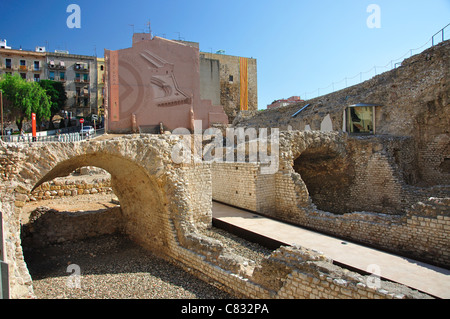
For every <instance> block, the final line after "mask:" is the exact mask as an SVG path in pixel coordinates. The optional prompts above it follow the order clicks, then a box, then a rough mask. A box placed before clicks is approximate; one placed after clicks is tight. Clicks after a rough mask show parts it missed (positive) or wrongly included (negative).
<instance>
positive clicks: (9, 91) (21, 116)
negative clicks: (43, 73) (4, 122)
mask: <svg viewBox="0 0 450 319" xmlns="http://www.w3.org/2000/svg"><path fill="white" fill-rule="evenodd" d="M0 89H1V90H2V91H3V94H4V96H5V98H6V100H8V101H9V104H10V107H9V108H8V109H7V110H6V111H7V112H8V111H9V112H10V113H11V115H12V116H13V117H14V118H15V119H16V124H17V127H18V128H19V130H21V129H22V126H23V121H25V120H26V119H30V118H31V113H36V119H37V121H38V122H40V121H42V120H43V119H47V118H49V117H50V115H51V112H50V108H51V103H50V97H49V96H48V95H47V93H46V92H45V90H44V89H43V88H42V87H41V86H40V85H39V84H38V83H36V82H27V81H26V80H24V79H22V78H21V77H20V75H18V74H15V75H9V74H5V75H4V76H3V77H2V78H1V80H0Z"/></svg>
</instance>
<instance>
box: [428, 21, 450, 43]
mask: <svg viewBox="0 0 450 319" xmlns="http://www.w3.org/2000/svg"><path fill="white" fill-rule="evenodd" d="M448 26H450V23H449V24H447V25H446V26H445V27H443V28H442V29H441V30H439V31H438V32H436V33H435V34H434V35H433V36H432V37H431V46H434V45H435V44H437V43H435V42H434V37H435V36H437V35H438V34H439V33H441V41H440V42H444V41H445V33H444V31H445V29H447V27H448ZM440 42H438V43H440Z"/></svg>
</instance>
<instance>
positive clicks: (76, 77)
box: [75, 73, 81, 82]
mask: <svg viewBox="0 0 450 319" xmlns="http://www.w3.org/2000/svg"><path fill="white" fill-rule="evenodd" d="M80 80H81V75H80V73H75V81H76V82H80Z"/></svg>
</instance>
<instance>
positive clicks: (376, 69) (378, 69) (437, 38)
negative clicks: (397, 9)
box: [303, 23, 450, 100]
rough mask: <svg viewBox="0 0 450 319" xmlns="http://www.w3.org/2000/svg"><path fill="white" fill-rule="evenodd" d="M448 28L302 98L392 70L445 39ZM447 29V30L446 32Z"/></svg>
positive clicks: (337, 89)
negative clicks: (382, 62) (399, 55)
mask: <svg viewBox="0 0 450 319" xmlns="http://www.w3.org/2000/svg"><path fill="white" fill-rule="evenodd" d="M448 28H450V23H449V24H447V25H446V26H445V27H443V28H442V29H441V30H439V31H438V32H436V33H435V34H434V35H433V36H432V37H431V38H430V39H429V40H428V41H427V42H426V43H425V44H423V45H422V46H420V47H419V48H415V49H410V50H409V51H408V52H405V54H404V55H402V56H401V57H399V58H397V59H394V60H391V61H389V62H388V63H387V64H386V65H375V66H373V67H372V68H371V69H370V70H367V71H364V72H359V73H357V74H355V75H354V76H351V77H345V78H344V79H342V80H340V81H336V82H332V83H330V84H329V85H328V86H327V87H323V88H318V89H316V90H314V91H310V92H305V93H304V94H303V99H304V100H308V99H312V98H315V97H319V96H321V95H325V94H329V93H332V92H335V91H339V90H342V89H345V88H348V87H350V86H353V85H357V84H359V83H362V82H364V81H367V80H369V79H371V78H372V77H374V76H376V75H378V74H381V73H383V72H386V71H389V70H392V69H395V68H397V67H398V66H400V65H401V64H402V62H403V60H404V59H406V58H408V57H411V56H413V55H414V54H418V53H420V52H422V51H423V50H424V49H427V48H430V47H433V46H435V45H437V44H439V43H441V42H444V41H447V40H448V39H449V34H450V31H449V30H447V29H448ZM446 31H447V32H446Z"/></svg>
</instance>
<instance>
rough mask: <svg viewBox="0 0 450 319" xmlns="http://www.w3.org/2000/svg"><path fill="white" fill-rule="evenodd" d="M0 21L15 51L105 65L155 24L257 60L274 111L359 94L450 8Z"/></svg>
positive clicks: (55, 9) (310, 8)
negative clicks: (288, 101) (107, 56)
mask: <svg viewBox="0 0 450 319" xmlns="http://www.w3.org/2000/svg"><path fill="white" fill-rule="evenodd" d="M70 4H77V5H79V6H80V8H81V28H79V29H76V28H73V29H70V28H68V27H67V24H66V20H67V18H68V17H69V15H70V14H71V13H67V12H66V9H67V6H68V5H70ZM370 4H376V5H377V6H378V7H379V8H380V15H379V17H380V22H381V28H369V27H368V25H367V19H368V18H369V16H370V15H371V14H372V13H373V12H367V8H368V6H369V5H370ZM0 12H2V19H1V20H0V38H1V39H7V41H8V45H10V46H12V47H13V48H19V47H22V48H23V49H34V48H35V46H46V47H47V48H48V49H49V50H51V51H54V50H55V49H61V50H68V51H70V53H74V54H83V55H95V54H96V55H97V56H99V57H102V56H103V52H104V49H105V48H106V49H111V50H116V49H122V48H127V47H130V46H131V37H132V32H133V28H134V31H135V32H144V31H145V32H148V26H147V22H148V21H150V22H151V30H152V33H153V35H157V36H163V37H166V38H168V39H178V38H181V39H183V40H186V41H194V42H199V43H200V50H201V51H206V52H216V51H218V50H225V53H226V54H230V55H238V56H246V57H253V58H256V59H257V61H258V104H259V108H260V109H265V108H266V105H267V104H270V103H271V102H272V101H274V100H276V99H280V98H287V97H290V96H293V95H300V96H301V97H302V98H304V99H308V98H314V97H316V96H317V95H318V94H320V95H322V94H325V93H329V92H331V91H332V90H333V88H334V89H335V90H337V89H341V88H344V87H345V78H347V85H351V84H356V83H358V82H359V81H360V80H361V79H362V80H366V79H368V78H370V77H371V76H373V75H375V74H379V73H381V72H383V71H387V70H388V69H390V66H391V61H393V63H395V62H401V59H398V58H401V57H402V58H405V57H409V56H410V55H411V51H410V50H411V49H417V48H419V47H422V46H423V45H424V44H426V43H427V42H428V40H430V38H431V36H432V35H433V34H434V33H436V32H437V31H439V30H440V29H441V28H443V27H444V26H446V25H447V24H448V23H450V0H428V1H423V0H422V1H417V0H408V1H405V0H390V1H387V0H367V1H366V0H340V1H331V0H316V1H300V0H291V1H288V0H277V1H274V0H257V1H255V0H231V1H227V0H221V1H218V0H184V1H181V0H168V1H161V0H158V1H157V0H145V1H144V0H129V1H119V0H95V1H92V0H90V1H87V0H69V1H66V0H41V1H35V0H34V1H31V0H21V1H17V0H14V1H13V0H2V1H1V2H0ZM131 25H134V27H133V26H131ZM446 31H447V35H446V37H445V38H446V39H450V27H448V28H447V30H446ZM430 45H431V42H430V43H428V44H427V45H426V46H424V47H422V48H421V49H420V50H413V51H412V53H413V54H417V53H419V52H421V51H422V50H423V49H425V48H427V47H429V46H430ZM405 54H406V55H405ZM375 66H376V67H377V69H376V70H375V69H374V67H375ZM382 66H387V68H381V67H382ZM366 71H368V72H366ZM363 72H366V73H363ZM305 93H306V95H305Z"/></svg>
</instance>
